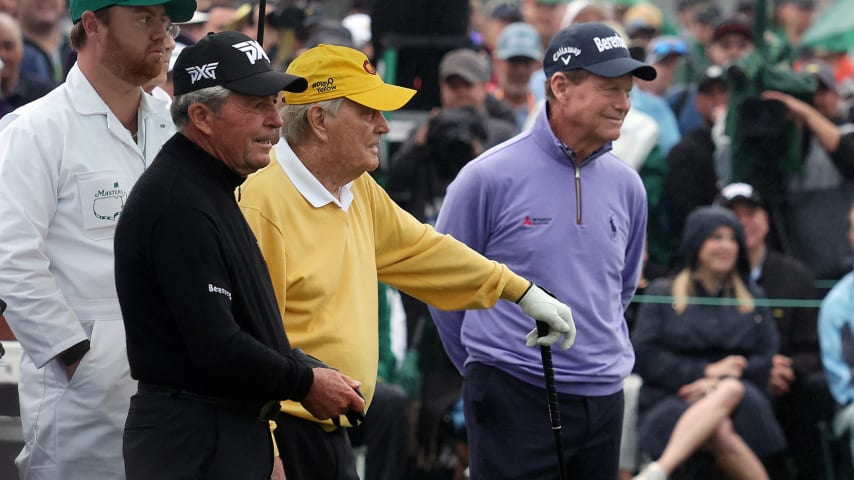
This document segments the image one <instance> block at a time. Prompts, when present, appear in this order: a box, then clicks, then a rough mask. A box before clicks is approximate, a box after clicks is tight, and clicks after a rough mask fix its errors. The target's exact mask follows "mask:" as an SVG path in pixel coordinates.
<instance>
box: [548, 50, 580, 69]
mask: <svg viewBox="0 0 854 480" xmlns="http://www.w3.org/2000/svg"><path fill="white" fill-rule="evenodd" d="M573 55H575V56H576V57H577V56H579V55H581V50H579V49H577V48H575V47H560V48H558V49H557V51H556V52H555V53H554V54H553V55H552V61H553V62H557V61H558V59H560V61H561V62H563V64H564V65H569V61H570V60H572V56H573Z"/></svg>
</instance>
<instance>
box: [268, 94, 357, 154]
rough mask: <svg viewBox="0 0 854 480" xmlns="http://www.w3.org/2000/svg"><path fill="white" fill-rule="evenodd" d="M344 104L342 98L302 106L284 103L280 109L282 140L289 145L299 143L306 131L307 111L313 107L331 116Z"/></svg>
mask: <svg viewBox="0 0 854 480" xmlns="http://www.w3.org/2000/svg"><path fill="white" fill-rule="evenodd" d="M343 103H344V97H339V98H333V99H332V100H324V101H322V102H315V103H306V104H304V105H291V104H289V103H286V104H285V106H283V107H282V111H281V115H282V122H284V125H282V129H281V132H282V138H284V139H285V140H287V142H288V143H289V144H291V145H293V144H294V143H297V142H299V141H300V140H301V139H302V137H303V135H305V133H306V132H307V131H308V110H309V109H310V108H311V107H313V106H314V105H317V106H319V107H320V108H322V109H324V110H326V111H327V112H329V113H331V114H332V115H336V114H337V113H338V109H340V108H341V105H342V104H343Z"/></svg>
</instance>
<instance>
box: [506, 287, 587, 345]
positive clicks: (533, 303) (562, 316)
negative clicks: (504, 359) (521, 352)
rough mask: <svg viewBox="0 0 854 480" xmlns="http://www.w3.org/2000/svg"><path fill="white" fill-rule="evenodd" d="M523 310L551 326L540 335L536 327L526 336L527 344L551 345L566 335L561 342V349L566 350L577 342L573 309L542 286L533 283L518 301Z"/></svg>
mask: <svg viewBox="0 0 854 480" xmlns="http://www.w3.org/2000/svg"><path fill="white" fill-rule="evenodd" d="M517 303H518V304H519V306H520V307H522V311H523V312H525V313H526V314H527V315H528V316H530V317H532V318H533V319H534V320H536V321H538V322H544V323H546V324H547V325H548V326H549V333H548V334H547V335H545V336H542V337H541V336H540V335H539V333H537V328H536V327H534V329H533V330H531V332H530V333H528V335H527V336H525V346H527V347H535V346H537V345H540V346H545V347H548V346H551V345H552V344H554V343H556V342H557V341H558V340H560V337H562V336H564V335H565V338H564V339H563V342H561V344H560V349H561V350H566V349H568V348H569V347H571V346H572V344H573V343H575V322H574V321H573V320H572V310H570V309H569V307H567V306H566V305H564V304H563V303H561V302H560V301H559V300H558V299H556V298H555V297H554V296H552V295H551V294H549V293H548V292H546V291H545V290H543V289H542V288H540V287H538V286H536V285H534V284H531V288H529V289H528V291H527V292H525V294H524V295H522V298H520V299H519V301H518V302H517Z"/></svg>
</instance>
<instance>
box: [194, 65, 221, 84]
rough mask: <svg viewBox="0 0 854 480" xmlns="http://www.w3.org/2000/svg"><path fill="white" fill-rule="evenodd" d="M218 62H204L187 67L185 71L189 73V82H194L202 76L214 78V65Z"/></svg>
mask: <svg viewBox="0 0 854 480" xmlns="http://www.w3.org/2000/svg"><path fill="white" fill-rule="evenodd" d="M217 65H219V62H213V63H206V64H204V65H199V66H195V67H187V68H186V70H187V73H189V74H190V84H191V85H192V84H194V83H196V82H197V81H199V80H201V79H203V78H210V79H211V80H215V79H216V66H217Z"/></svg>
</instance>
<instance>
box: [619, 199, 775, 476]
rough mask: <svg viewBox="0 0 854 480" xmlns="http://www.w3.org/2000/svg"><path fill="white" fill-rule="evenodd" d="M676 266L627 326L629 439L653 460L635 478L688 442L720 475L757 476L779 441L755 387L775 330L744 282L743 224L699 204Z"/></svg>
mask: <svg viewBox="0 0 854 480" xmlns="http://www.w3.org/2000/svg"><path fill="white" fill-rule="evenodd" d="M680 253H681V255H682V259H683V261H684V264H685V268H684V269H683V270H682V271H680V272H679V273H678V274H677V275H676V276H675V277H674V278H673V279H672V280H669V279H662V280H657V281H656V282H655V283H653V284H652V285H651V286H650V288H649V290H648V291H647V293H648V294H650V295H664V296H667V295H669V296H672V297H673V302H672V304H664V303H662V304H644V305H642V306H641V308H640V310H639V312H638V318H637V320H636V324H635V330H634V332H633V335H632V341H633V343H634V347H635V352H636V354H637V372H638V374H640V376H641V377H642V378H643V381H644V383H643V387H642V388H641V392H640V403H639V419H638V444H639V445H642V448H643V449H644V450H646V452H647V453H649V454H650V455H651V456H652V458H657V459H658V460H657V461H655V462H653V463H651V464H650V465H648V466H647V468H645V469H644V470H643V471H642V472H641V474H640V475H639V476H638V477H636V478H641V479H644V480H652V479H662V480H663V479H665V478H666V477H667V475H669V474H671V473H672V472H673V471H674V470H675V469H676V468H677V467H678V466H679V465H680V464H682V463H683V462H684V461H685V460H686V459H688V458H689V457H690V456H691V455H692V454H693V453H694V452H695V451H697V450H700V449H704V450H707V451H709V452H710V453H711V455H712V457H713V458H714V461H715V464H716V465H717V468H718V469H719V470H720V471H721V472H722V473H723V474H724V475H726V476H727V477H728V478H738V479H742V478H743V479H754V480H761V479H767V478H768V474H767V472H766V471H765V468H764V467H763V465H762V461H761V460H762V459H765V458H766V457H769V456H772V455H773V454H775V453H778V452H779V451H781V450H782V449H783V447H784V446H785V439H784V437H783V433H782V430H781V429H780V426H779V425H778V424H777V421H776V420H775V418H774V411H773V409H772V408H771V404H770V402H769V399H768V398H767V397H766V394H765V393H764V391H765V389H764V386H765V385H766V384H767V381H768V372H769V371H770V367H771V358H772V356H773V355H774V353H776V352H777V348H778V343H779V340H778V338H777V331H776V328H775V326H774V323H773V318H772V316H771V314H770V312H769V311H768V310H767V309H766V308H759V307H756V306H755V302H754V298H755V297H756V296H757V295H761V291H760V290H758V289H756V288H754V287H752V286H749V285H748V283H747V278H748V273H749V270H750V267H749V264H748V260H747V255H746V249H745V246H744V233H743V231H742V228H741V225H740V224H739V223H738V220H737V219H736V217H735V216H734V215H733V214H732V212H730V211H728V210H726V209H723V208H721V207H700V208H698V209H696V210H694V211H693V212H692V213H691V214H690V215H689V216H688V219H687V221H686V223H685V230H684V233H683V236H682V246H681V252H680Z"/></svg>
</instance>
